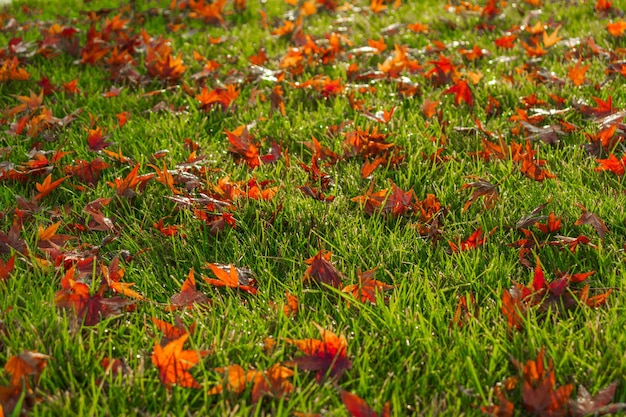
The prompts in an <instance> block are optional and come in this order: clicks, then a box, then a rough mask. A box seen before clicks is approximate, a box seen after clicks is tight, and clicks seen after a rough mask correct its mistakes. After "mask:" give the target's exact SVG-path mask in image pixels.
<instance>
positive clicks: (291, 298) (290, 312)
mask: <svg viewBox="0 0 626 417" xmlns="http://www.w3.org/2000/svg"><path fill="white" fill-rule="evenodd" d="M285 297H286V298H287V303H286V304H285V306H284V307H283V312H284V313H285V315H286V316H287V317H291V316H294V315H295V314H296V313H297V312H298V308H299V301H298V297H296V296H295V295H293V294H290V293H289V291H286V292H285Z"/></svg>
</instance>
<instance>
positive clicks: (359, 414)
mask: <svg viewBox="0 0 626 417" xmlns="http://www.w3.org/2000/svg"><path fill="white" fill-rule="evenodd" d="M339 395H340V396H341V401H342V402H343V405H344V406H345V407H346V410H348V413H350V415H351V416H352V417H389V416H390V415H391V405H390V403H389V402H387V403H385V406H384V407H383V409H382V411H381V412H380V414H378V413H376V412H375V411H374V410H373V409H372V408H371V407H370V406H369V405H368V404H367V402H365V400H364V399H362V398H361V397H359V396H358V395H356V394H352V393H351V392H348V391H344V390H342V389H339Z"/></svg>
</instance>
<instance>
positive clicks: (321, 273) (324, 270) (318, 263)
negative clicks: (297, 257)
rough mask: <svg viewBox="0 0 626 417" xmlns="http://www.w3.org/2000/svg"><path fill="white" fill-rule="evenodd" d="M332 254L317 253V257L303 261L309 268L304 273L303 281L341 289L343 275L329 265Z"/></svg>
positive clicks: (325, 252) (326, 252) (327, 252)
mask: <svg viewBox="0 0 626 417" xmlns="http://www.w3.org/2000/svg"><path fill="white" fill-rule="evenodd" d="M331 256H332V253H331V252H329V251H319V252H318V253H317V255H315V256H313V257H312V258H309V259H307V260H306V261H304V263H306V264H307V265H309V267H308V268H307V270H306V272H305V273H304V278H303V281H304V282H305V283H309V282H311V281H313V282H316V283H318V284H327V285H331V286H333V287H335V288H341V281H342V279H343V274H342V273H341V272H339V271H338V270H337V269H336V268H335V266H334V265H333V264H332V263H330V257H331Z"/></svg>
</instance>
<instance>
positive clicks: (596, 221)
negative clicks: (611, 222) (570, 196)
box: [574, 204, 609, 240]
mask: <svg viewBox="0 0 626 417" xmlns="http://www.w3.org/2000/svg"><path fill="white" fill-rule="evenodd" d="M578 207H579V208H580V209H581V210H582V211H583V214H581V215H580V217H579V218H578V220H576V222H575V223H574V226H580V225H581V224H588V225H590V226H591V227H593V228H594V229H595V230H596V232H597V233H598V235H600V239H602V240H604V237H605V236H606V234H607V233H608V231H609V229H608V228H607V227H606V224H604V222H603V221H602V220H601V219H600V217H598V215H597V214H594V213H592V212H590V211H589V210H587V209H586V208H585V206H583V205H582V204H578Z"/></svg>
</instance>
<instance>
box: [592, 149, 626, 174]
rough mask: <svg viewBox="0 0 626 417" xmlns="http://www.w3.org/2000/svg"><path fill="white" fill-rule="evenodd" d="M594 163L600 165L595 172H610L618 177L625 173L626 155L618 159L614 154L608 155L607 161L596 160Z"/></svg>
mask: <svg viewBox="0 0 626 417" xmlns="http://www.w3.org/2000/svg"><path fill="white" fill-rule="evenodd" d="M596 162H597V163H599V164H600V166H599V167H597V168H596V171H610V172H612V173H613V174H615V175H618V176H622V175H624V172H625V171H626V155H622V157H621V158H619V159H618V158H617V157H616V156H615V155H614V154H610V155H609V157H608V158H607V159H599V158H598V159H596Z"/></svg>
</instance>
